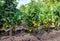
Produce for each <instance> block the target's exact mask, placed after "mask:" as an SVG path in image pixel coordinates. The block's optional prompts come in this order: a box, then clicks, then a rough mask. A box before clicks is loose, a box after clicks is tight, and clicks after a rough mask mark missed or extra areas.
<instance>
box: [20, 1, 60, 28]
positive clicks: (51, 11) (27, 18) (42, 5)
mask: <svg viewBox="0 0 60 41" xmlns="http://www.w3.org/2000/svg"><path fill="white" fill-rule="evenodd" d="M59 4H60V2H58V1H57V0H43V1H40V0H38V2H36V1H34V0H31V2H30V3H28V4H26V5H23V6H21V7H20V8H21V9H20V10H21V11H22V12H23V21H24V22H25V23H26V24H27V25H28V26H29V27H31V26H33V27H38V26H40V25H44V26H45V27H48V26H50V25H52V24H53V23H54V25H56V23H60V12H59V11H60V9H59V8H60V5H59ZM57 25H58V24H57Z"/></svg>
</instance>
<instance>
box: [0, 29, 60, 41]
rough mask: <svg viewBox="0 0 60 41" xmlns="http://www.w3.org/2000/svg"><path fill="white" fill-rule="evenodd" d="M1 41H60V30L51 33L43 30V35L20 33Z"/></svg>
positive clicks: (3, 37)
mask: <svg viewBox="0 0 60 41" xmlns="http://www.w3.org/2000/svg"><path fill="white" fill-rule="evenodd" d="M0 41H60V30H58V31H51V32H49V33H48V32H46V31H43V30H41V34H34V33H28V32H24V31H22V32H21V31H18V32H17V33H16V34H14V35H13V36H8V35H7V36H6V35H5V36H1V37H0Z"/></svg>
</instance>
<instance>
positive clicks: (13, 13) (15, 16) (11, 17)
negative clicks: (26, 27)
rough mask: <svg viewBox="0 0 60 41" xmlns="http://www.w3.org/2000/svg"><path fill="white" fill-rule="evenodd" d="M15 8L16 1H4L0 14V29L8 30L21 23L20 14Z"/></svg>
mask: <svg viewBox="0 0 60 41" xmlns="http://www.w3.org/2000/svg"><path fill="white" fill-rule="evenodd" d="M16 6H17V3H16V0H8V1H7V0H4V3H3V5H2V7H1V12H0V27H6V28H10V27H12V26H15V25H18V24H20V23H21V15H22V12H20V11H19V10H18V9H16Z"/></svg>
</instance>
